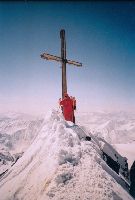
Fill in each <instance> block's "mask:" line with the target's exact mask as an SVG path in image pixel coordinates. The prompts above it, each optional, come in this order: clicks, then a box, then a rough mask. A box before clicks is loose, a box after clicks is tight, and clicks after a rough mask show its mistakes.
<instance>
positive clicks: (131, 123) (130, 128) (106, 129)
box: [77, 112, 135, 144]
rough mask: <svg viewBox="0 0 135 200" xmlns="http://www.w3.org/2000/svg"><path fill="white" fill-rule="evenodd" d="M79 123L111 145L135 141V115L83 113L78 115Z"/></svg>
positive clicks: (124, 113)
mask: <svg viewBox="0 0 135 200" xmlns="http://www.w3.org/2000/svg"><path fill="white" fill-rule="evenodd" d="M77 123H79V124H81V125H82V126H84V127H85V128H86V129H87V130H88V131H91V132H92V133H93V134H94V135H97V136H100V137H103V138H104V139H105V140H106V141H107V142H109V143H111V144H115V143H129V142H133V141H135V114H134V113H127V112H115V113H104V112H99V113H98V112H91V113H83V114H78V115H77Z"/></svg>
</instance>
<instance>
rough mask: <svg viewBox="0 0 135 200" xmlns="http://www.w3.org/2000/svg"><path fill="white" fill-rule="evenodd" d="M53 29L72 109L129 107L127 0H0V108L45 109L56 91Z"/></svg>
mask: <svg viewBox="0 0 135 200" xmlns="http://www.w3.org/2000/svg"><path fill="white" fill-rule="evenodd" d="M60 29H65V31H66V42H67V58H68V59H71V60H76V61H79V62H82V63H83V67H82V68H77V67H74V66H71V65H67V80H68V93H69V94H70V95H72V96H75V97H76V99H77V103H78V104H77V108H78V111H91V110H106V109H107V110H134V111H135V2H132V1H130V2H128V1H123V2H121V1H119V2H114V3H113V2H111V1H110V2H109V1H108V2H107V1H105V2H102V1H99V2H94V1H84V2H83V1H82V2H81V1H78V2H77V1H75V2H74V1H69V2H68V1H64V2H61V1H54V2H53V1H50V2H49V1H48V2H47V1H45V2H30V1H28V2H26V1H25V2H21V3H20V2H17V1H13V2H5V3H4V2H0V110H1V111H7V110H15V111H21V112H33V113H35V112H38V113H40V112H45V111H46V110H48V109H49V108H52V107H56V106H57V102H58V99H59V97H61V68H60V66H61V65H60V63H57V62H52V61H46V60H44V59H41V58H40V54H41V53H43V52H47V53H50V54H54V55H58V56H60V35H59V32H60Z"/></svg>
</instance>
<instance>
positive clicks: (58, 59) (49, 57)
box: [40, 53, 62, 62]
mask: <svg viewBox="0 0 135 200" xmlns="http://www.w3.org/2000/svg"><path fill="white" fill-rule="evenodd" d="M40 56H41V58H43V59H46V60H55V61H58V62H61V61H62V59H61V57H58V56H54V55H51V54H47V53H43V54H41V55H40Z"/></svg>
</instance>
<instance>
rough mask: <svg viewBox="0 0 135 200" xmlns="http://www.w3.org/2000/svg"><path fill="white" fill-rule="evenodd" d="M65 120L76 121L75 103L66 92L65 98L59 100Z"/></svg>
mask: <svg viewBox="0 0 135 200" xmlns="http://www.w3.org/2000/svg"><path fill="white" fill-rule="evenodd" d="M59 104H60V106H61V109H62V111H63V115H64V118H65V120H67V121H71V122H73V123H74V122H75V118H74V103H73V99H71V98H70V97H69V96H68V94H66V93H65V95H64V99H63V100H61V101H59Z"/></svg>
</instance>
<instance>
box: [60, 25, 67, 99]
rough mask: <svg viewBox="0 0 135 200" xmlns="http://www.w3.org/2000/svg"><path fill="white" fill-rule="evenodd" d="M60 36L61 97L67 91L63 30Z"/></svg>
mask: <svg viewBox="0 0 135 200" xmlns="http://www.w3.org/2000/svg"><path fill="white" fill-rule="evenodd" d="M60 38H61V59H62V98H64V94H65V93H67V79H66V40H65V30H63V29H62V30H61V31H60Z"/></svg>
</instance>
